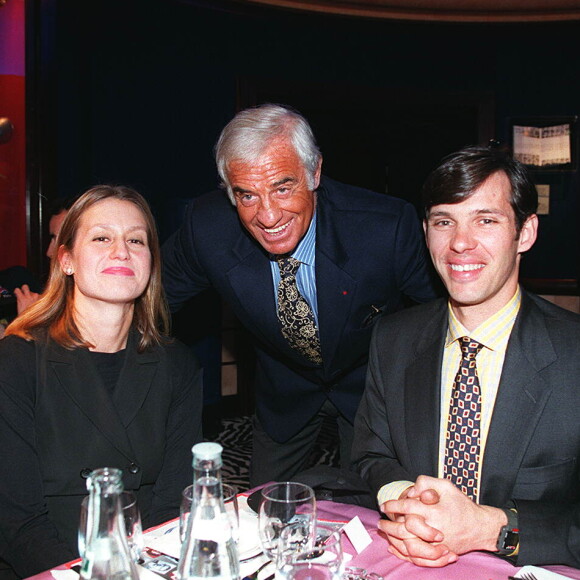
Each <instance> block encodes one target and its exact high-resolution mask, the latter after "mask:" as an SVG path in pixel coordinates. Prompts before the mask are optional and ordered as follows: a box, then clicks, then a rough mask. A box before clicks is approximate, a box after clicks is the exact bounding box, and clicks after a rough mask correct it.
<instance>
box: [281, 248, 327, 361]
mask: <svg viewBox="0 0 580 580" xmlns="http://www.w3.org/2000/svg"><path fill="white" fill-rule="evenodd" d="M278 266H280V283H279V284H278V318H279V320H280V323H281V325H282V334H283V335H284V338H285V339H286V340H287V341H288V343H289V344H290V346H291V347H292V348H293V349H295V350H297V351H298V352H299V353H300V354H301V355H302V356H304V357H306V358H307V359H308V360H309V361H311V362H313V363H316V364H322V355H321V352H320V337H319V334H318V328H317V326H316V322H315V320H314V314H313V312H312V309H311V308H310V306H309V304H308V302H306V300H305V299H304V296H302V294H300V292H299V291H298V286H297V285H296V272H297V270H298V267H299V266H300V262H299V261H298V260H297V259H296V258H279V259H278Z"/></svg>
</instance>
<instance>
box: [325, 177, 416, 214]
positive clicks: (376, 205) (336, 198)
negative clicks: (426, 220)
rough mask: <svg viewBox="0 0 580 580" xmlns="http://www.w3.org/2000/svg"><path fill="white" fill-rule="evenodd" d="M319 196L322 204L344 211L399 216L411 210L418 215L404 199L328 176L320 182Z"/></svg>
mask: <svg viewBox="0 0 580 580" xmlns="http://www.w3.org/2000/svg"><path fill="white" fill-rule="evenodd" d="M318 195H319V201H320V203H322V204H324V205H328V206H330V207H334V208H336V209H338V210H343V211H351V212H352V211H359V212H361V211H362V212H373V213H379V214H380V213H383V214H384V213H387V214H395V215H399V214H401V213H403V212H405V211H409V210H411V211H413V212H414V213H415V214H416V212H415V209H414V207H413V206H412V205H411V204H410V203H409V202H407V201H405V200H404V199H400V198H397V197H393V196H390V195H387V194H384V193H377V192H376V191H371V190H370V189H364V188H362V187H356V186H354V185H347V184H344V183H340V182H339V181H335V180H334V179H330V178H329V177H326V176H324V177H323V178H322V180H321V182H320V188H319V193H318Z"/></svg>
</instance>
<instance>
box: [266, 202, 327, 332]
mask: <svg viewBox="0 0 580 580" xmlns="http://www.w3.org/2000/svg"><path fill="white" fill-rule="evenodd" d="M291 256H292V258H296V259H297V260H298V261H299V262H300V267H299V268H298V272H297V273H296V284H297V286H298V290H299V291H300V294H302V296H304V298H305V300H306V302H308V304H309V305H310V308H311V309H312V312H313V313H314V320H315V321H316V325H317V326H318V303H317V300H316V273H315V271H314V266H315V259H316V212H314V215H313V216H312V220H311V221H310V226H309V227H308V231H307V232H306V235H305V236H304V237H303V238H302V240H300V243H299V244H298V245H297V246H296V249H295V250H294V251H293V252H292V254H291ZM270 268H271V270H272V280H273V282H274V299H275V300H276V307H278V284H279V283H280V268H279V266H278V262H276V256H274V255H271V256H270Z"/></svg>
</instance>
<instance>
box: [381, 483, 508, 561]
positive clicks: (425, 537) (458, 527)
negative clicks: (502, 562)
mask: <svg viewBox="0 0 580 580" xmlns="http://www.w3.org/2000/svg"><path fill="white" fill-rule="evenodd" d="M382 508H383V511H384V512H385V513H389V514H396V518H395V521H394V522H386V521H385V522H381V524H380V525H379V527H381V529H383V531H384V532H385V533H386V534H387V537H388V539H389V542H390V543H391V546H393V547H394V548H395V549H396V550H397V551H398V552H400V553H401V554H402V555H403V556H405V559H408V560H410V561H412V562H414V563H415V564H418V565H422V566H444V565H446V564H448V563H450V562H452V561H455V559H457V555H459V554H465V553H467V552H472V551H474V550H487V551H490V552H494V551H495V550H496V542H497V537H498V534H499V531H500V528H501V526H502V525H505V524H506V523H507V518H506V516H505V513H504V512H503V511H502V510H500V509H499V508H494V507H490V506H484V505H478V504H476V503H475V502H473V501H472V500H470V499H469V498H468V497H467V496H466V495H465V494H463V493H462V492H461V491H460V490H459V489H457V487H455V486H454V485H453V484H452V483H451V482H450V481H448V480H446V479H438V478H434V477H428V476H424V475H422V476H420V477H418V478H417V481H416V482H415V485H414V486H413V487H411V488H409V490H408V491H407V493H406V494H405V497H401V498H399V499H398V500H392V501H388V502H385V504H383V506H382ZM435 532H439V533H440V535H437V534H435ZM413 536H414V537H415V538H416V539H413V538H412V537H413ZM393 540H395V542H393ZM401 542H402V546H404V548H405V549H406V551H404V550H402V549H401ZM439 542H441V543H439ZM442 547H443V548H446V549H448V553H447V554H445V553H443V552H442ZM393 553H396V552H394V551H393ZM396 555H398V554H396Z"/></svg>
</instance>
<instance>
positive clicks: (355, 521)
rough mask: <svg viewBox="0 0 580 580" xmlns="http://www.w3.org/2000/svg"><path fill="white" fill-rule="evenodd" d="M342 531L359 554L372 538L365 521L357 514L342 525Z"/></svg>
mask: <svg viewBox="0 0 580 580" xmlns="http://www.w3.org/2000/svg"><path fill="white" fill-rule="evenodd" d="M342 531H343V532H344V533H345V534H346V535H347V536H348V539H349V540H350V543H351V544H352V545H353V547H354V549H355V550H356V553H357V554H360V553H361V552H362V551H363V550H364V549H365V548H366V547H367V546H368V545H369V544H370V543H372V539H371V536H370V534H369V533H368V532H367V531H366V529H365V527H364V526H363V523H362V522H361V521H360V518H359V517H358V516H355V517H354V518H352V520H350V522H348V523H347V524H345V525H344V526H343V527H342Z"/></svg>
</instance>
